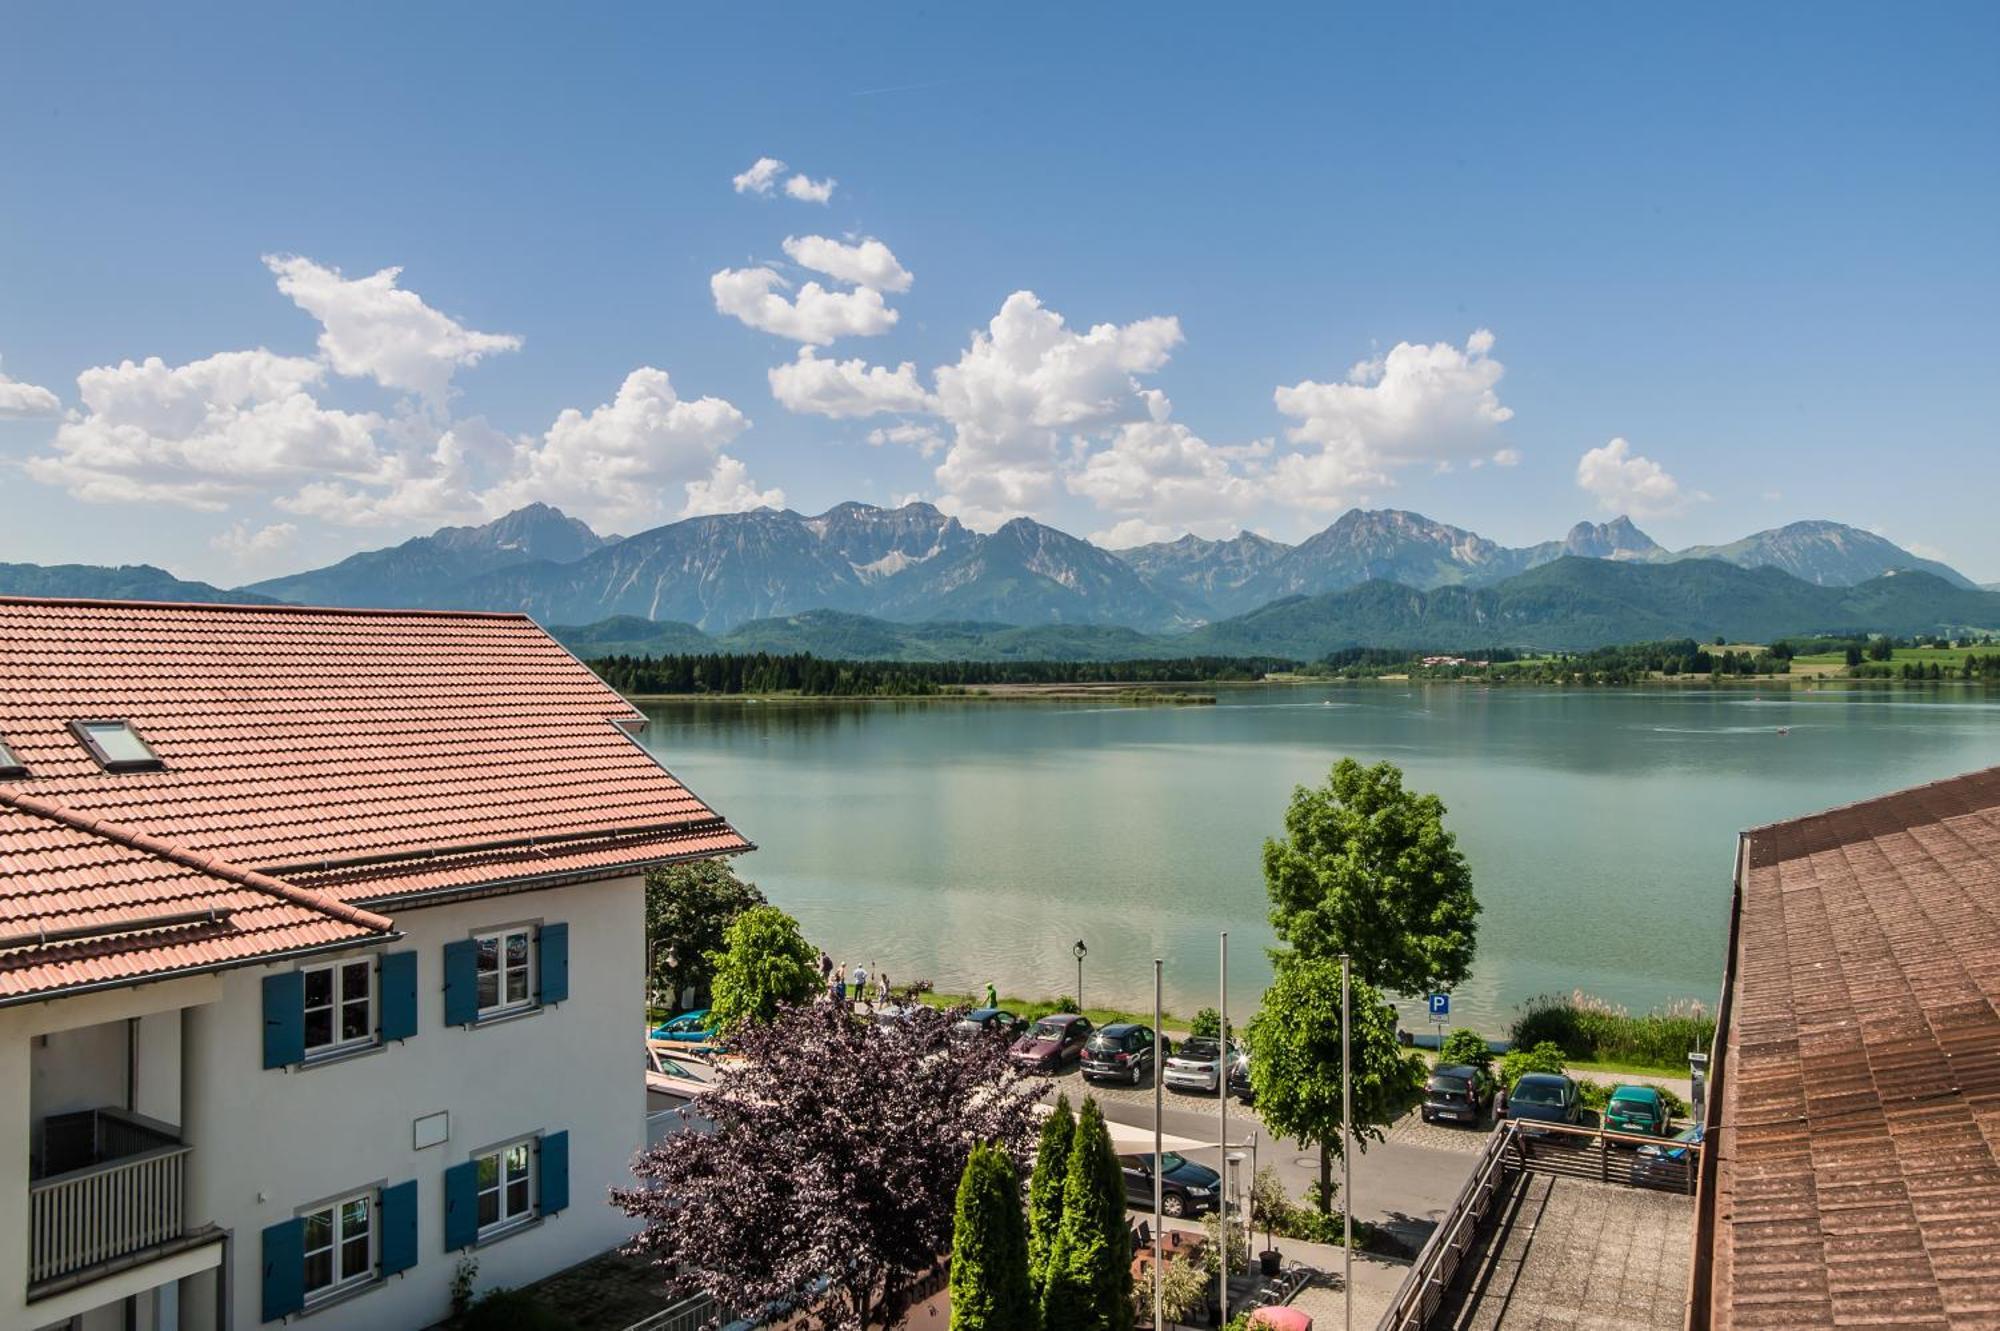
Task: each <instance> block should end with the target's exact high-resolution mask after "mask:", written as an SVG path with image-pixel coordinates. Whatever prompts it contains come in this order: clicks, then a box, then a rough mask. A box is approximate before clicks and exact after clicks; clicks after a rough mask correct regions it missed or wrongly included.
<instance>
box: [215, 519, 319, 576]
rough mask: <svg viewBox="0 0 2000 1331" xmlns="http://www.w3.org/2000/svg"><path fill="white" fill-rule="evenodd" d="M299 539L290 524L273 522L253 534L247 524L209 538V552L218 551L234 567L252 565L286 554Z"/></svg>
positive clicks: (236, 524) (238, 524) (297, 530)
mask: <svg viewBox="0 0 2000 1331" xmlns="http://www.w3.org/2000/svg"><path fill="white" fill-rule="evenodd" d="M298 535H299V529H298V528H297V527H296V526H294V525H293V524H292V523H289V522H273V523H271V524H270V525H268V526H264V527H258V528H255V529H254V530H253V529H252V528H251V526H250V524H249V523H247V522H235V523H231V524H230V525H229V526H228V527H226V528H224V529H223V530H222V531H220V532H218V533H217V534H216V535H215V536H213V537H211V538H210V539H209V542H208V548H209V549H211V550H220V551H221V552H222V553H223V554H225V555H228V556H229V558H230V559H231V560H232V561H234V562H235V563H237V564H240V565H251V564H256V563H257V562H259V561H260V560H265V559H269V558H270V557H271V556H272V555H275V554H280V553H282V552H283V551H285V550H289V549H290V548H291V546H292V542H293V541H295V540H297V539H298Z"/></svg>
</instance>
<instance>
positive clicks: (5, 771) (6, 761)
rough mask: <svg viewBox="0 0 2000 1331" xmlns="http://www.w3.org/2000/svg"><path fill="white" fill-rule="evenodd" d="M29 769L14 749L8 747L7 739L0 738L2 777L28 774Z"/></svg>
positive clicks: (0, 769) (0, 771)
mask: <svg viewBox="0 0 2000 1331" xmlns="http://www.w3.org/2000/svg"><path fill="white" fill-rule="evenodd" d="M27 774H28V769H27V766H26V765H25V764H23V763H22V761H21V760H20V759H19V758H16V757H15V756H14V751H13V750H12V749H10V748H8V747H7V741H6V740H4V739H0V778H6V777H16V776H26V775H27Z"/></svg>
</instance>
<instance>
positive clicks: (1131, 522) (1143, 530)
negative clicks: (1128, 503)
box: [1089, 518, 1186, 550]
mask: <svg viewBox="0 0 2000 1331" xmlns="http://www.w3.org/2000/svg"><path fill="white" fill-rule="evenodd" d="M1185 531H1186V529H1185V528H1181V527H1173V526H1169V525H1168V524H1166V523H1164V522H1148V521H1146V519H1144V518H1125V519H1123V520H1122V521H1120V522H1116V523H1113V524H1112V525H1111V526H1109V527H1106V528H1105V529H1104V530H1103V531H1094V532H1092V533H1091V534H1090V537H1089V540H1090V543H1091V544H1092V545H1096V546H1102V547H1103V548H1104V549H1106V550H1130V549H1131V548H1132V547H1133V546H1135V545H1152V544H1153V543H1155V542H1157V541H1177V540H1179V539H1180V538H1181V537H1182V536H1183V535H1184V534H1185Z"/></svg>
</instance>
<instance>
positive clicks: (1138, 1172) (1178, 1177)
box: [1118, 1151, 1222, 1217]
mask: <svg viewBox="0 0 2000 1331" xmlns="http://www.w3.org/2000/svg"><path fill="white" fill-rule="evenodd" d="M1160 1163H1161V1169H1160V1211H1161V1213H1162V1214H1163V1215H1170V1216H1174V1217H1180V1216H1194V1215H1201V1214H1203V1213H1205V1212H1208V1211H1213V1210H1214V1209H1215V1207H1216V1201H1217V1197H1218V1194H1219V1190H1220V1189H1221V1187H1222V1175H1220V1174H1218V1173H1216V1172H1215V1171H1214V1170H1213V1169H1210V1168H1209V1167H1208V1166H1207V1165H1198V1164H1196V1163H1195V1162H1194V1161H1192V1160H1189V1159H1187V1158H1186V1157H1185V1156H1182V1155H1180V1154H1179V1153H1177V1152H1174V1151H1168V1152H1167V1153H1166V1154H1164V1155H1162V1156H1161V1157H1160ZM1118 1164H1119V1166H1120V1167H1121V1168H1123V1170H1124V1171H1125V1202H1126V1204H1127V1205H1129V1206H1134V1207H1137V1208H1138V1209H1140V1210H1142V1211H1150V1210H1152V1209H1153V1157H1152V1154H1151V1153H1150V1152H1148V1153H1147V1154H1145V1155H1121V1156H1119V1157H1118Z"/></svg>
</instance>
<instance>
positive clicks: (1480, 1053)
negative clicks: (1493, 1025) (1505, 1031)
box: [1438, 1026, 1493, 1072]
mask: <svg viewBox="0 0 2000 1331" xmlns="http://www.w3.org/2000/svg"><path fill="white" fill-rule="evenodd" d="M1438 1062H1440V1063H1458V1064H1462V1065H1464V1066H1467V1067H1475V1068H1478V1069H1479V1070H1480V1071H1481V1072H1487V1071H1490V1070H1491V1069H1492V1067H1493V1050H1492V1048H1491V1047H1490V1046H1488V1045H1487V1043H1486V1037H1485V1036H1483V1035H1481V1034H1480V1033H1479V1032H1478V1031H1469V1030H1466V1029H1465V1028H1464V1027H1463V1026H1461V1027H1459V1028H1458V1029H1457V1030H1455V1031H1453V1032H1452V1033H1451V1034H1450V1035H1447V1036H1445V1038H1444V1043H1443V1044H1442V1045H1440V1046H1439V1047H1438Z"/></svg>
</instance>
